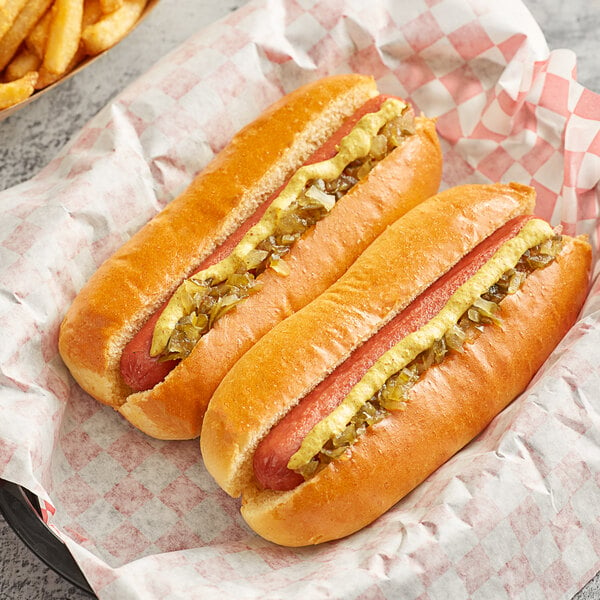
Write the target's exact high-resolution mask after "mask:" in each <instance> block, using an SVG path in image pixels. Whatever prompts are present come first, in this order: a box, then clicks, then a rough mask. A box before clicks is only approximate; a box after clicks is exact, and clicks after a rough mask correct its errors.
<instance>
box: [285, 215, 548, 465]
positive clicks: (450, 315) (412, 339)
mask: <svg viewBox="0 0 600 600" xmlns="http://www.w3.org/2000/svg"><path fill="white" fill-rule="evenodd" d="M553 234H554V232H553V230H552V227H550V225H548V223H546V222H545V221H542V220H539V219H531V220H530V221H528V222H527V223H526V224H525V226H524V227H523V228H522V229H521V231H520V232H519V234H518V235H517V236H516V237H514V238H512V239H511V240H509V241H507V242H505V243H504V244H503V245H502V246H501V247H500V248H499V249H498V250H497V252H496V253H495V254H494V256H493V257H492V258H491V259H490V260H489V261H488V262H487V263H486V264H485V265H484V266H483V267H482V268H481V269H479V271H477V273H475V275H473V277H471V278H470V279H469V280H468V281H466V282H465V283H464V284H463V285H462V286H461V287H459V288H458V289H457V290H456V292H454V294H453V295H452V296H451V297H450V299H449V300H448V302H447V303H446V305H445V306H444V308H443V309H442V310H441V311H440V312H439V313H438V314H437V315H436V316H435V317H434V318H433V319H431V321H429V322H428V323H427V324H426V325H424V326H423V327H421V329H418V330H417V331H415V332H413V333H411V334H409V335H408V336H406V337H405V338H404V339H403V340H401V341H400V342H399V343H398V344H396V345H395V346H394V347H393V348H391V349H390V350H388V351H387V352H385V353H384V354H382V356H381V357H380V358H379V359H378V360H377V361H376V362H375V364H374V365H373V366H372V367H371V368H370V369H369V370H368V371H367V372H366V373H365V375H364V376H363V378H362V379H361V380H360V381H359V382H358V383H357V384H356V385H355V386H354V387H353V388H352V390H350V392H349V394H348V395H347V396H346V397H345V398H344V400H343V401H342V403H341V404H340V405H339V406H338V407H337V408H336V409H334V410H333V411H332V412H331V413H330V414H329V415H328V416H327V417H325V418H324V419H322V420H321V421H319V423H317V424H316V425H315V426H314V427H313V428H312V430H311V431H310V432H309V433H308V434H307V435H306V437H305V438H304V440H303V442H302V445H301V446H300V448H299V449H298V451H297V452H296V453H295V454H294V455H293V456H292V457H291V458H290V461H289V463H288V469H292V470H296V469H299V468H301V467H303V466H305V465H306V464H308V463H309V462H310V460H311V459H312V457H313V456H315V455H316V454H317V453H318V452H319V451H320V450H321V448H322V447H323V445H324V444H325V443H326V442H327V440H329V439H330V438H332V437H334V436H336V435H339V434H340V433H342V431H344V429H345V428H346V426H347V424H348V423H349V422H350V419H352V417H353V416H354V415H355V414H357V413H358V412H359V410H360V409H361V408H362V406H364V404H365V403H366V402H367V401H368V400H370V399H371V398H372V397H373V396H374V395H375V394H376V393H377V391H378V390H379V389H381V387H383V384H384V383H385V382H386V381H387V380H388V379H389V378H390V377H391V376H392V375H394V374H396V373H398V372H399V371H401V370H402V369H403V368H404V367H405V366H406V365H408V364H409V363H410V362H411V361H412V360H414V359H415V358H416V357H417V356H418V355H419V354H420V353H421V352H423V351H425V350H427V349H428V348H430V347H431V346H432V344H433V343H434V342H435V341H436V340H439V339H441V338H442V337H443V336H444V335H445V333H446V332H447V331H449V330H450V329H451V328H452V326H453V325H455V324H456V323H457V322H458V320H459V319H460V317H461V316H462V315H463V313H464V312H465V311H466V310H467V309H468V308H469V307H470V306H471V305H472V304H473V303H474V302H475V301H476V300H477V298H479V296H481V295H482V294H484V293H485V292H486V291H487V290H488V289H489V288H490V287H491V286H492V285H494V284H495V283H496V282H497V281H498V280H499V279H500V278H501V277H502V275H503V273H504V272H506V271H508V270H509V269H512V268H514V266H515V265H516V264H517V262H518V261H519V259H520V258H521V256H522V255H523V254H524V253H525V252H526V251H527V250H529V249H530V248H533V247H534V246H537V245H538V244H541V243H542V242H544V241H546V240H547V239H549V238H550V237H552V235H553Z"/></svg>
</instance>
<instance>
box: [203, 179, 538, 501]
mask: <svg viewBox="0 0 600 600" xmlns="http://www.w3.org/2000/svg"><path fill="white" fill-rule="evenodd" d="M534 201H535V192H534V190H533V189H532V188H530V187H527V186H522V185H518V184H509V185H500V184H497V185H465V186H459V187H456V188H453V189H450V190H446V191H444V192H442V193H440V194H438V195H436V196H434V197H432V198H429V199H428V200H426V201H425V202H423V203H421V204H419V205H418V206H416V207H415V208H413V209H412V210H411V211H410V212H409V213H407V214H406V215H404V216H403V217H402V218H400V219H398V221H396V222H395V223H394V224H393V225H391V226H390V227H389V228H388V229H387V230H386V232H384V233H383V234H382V235H380V236H379V238H377V239H376V240H375V241H374V242H373V243H372V244H371V245H370V246H369V247H368V248H367V249H366V250H365V251H364V252H363V254H362V255H361V256H360V257H359V258H358V259H357V260H356V262H355V263H354V264H353V265H352V266H351V267H350V268H349V269H348V271H347V272H346V273H345V275H344V276H343V277H341V278H340V279H339V280H338V281H337V282H336V283H334V284H333V285H332V286H331V287H330V288H329V289H328V290H327V291H326V292H324V293H323V294H321V295H320V296H319V297H318V298H317V299H315V300H313V301H312V302H311V303H310V304H308V305H307V306H305V307H304V308H303V309H302V310H300V311H298V312H297V313H295V314H294V315H292V316H291V317H289V318H288V319H286V320H285V321H283V322H282V323H280V324H279V325H278V326H277V327H275V328H274V329H273V330H272V331H271V332H270V333H268V334H267V335H265V336H264V337H263V338H262V339H261V340H260V341H259V342H258V343H257V344H256V345H254V346H253V347H252V348H251V349H250V350H249V351H248V352H247V353H246V354H244V355H243V356H242V358H241V359H240V360H239V361H238V362H237V363H236V365H235V366H234V367H233V368H232V369H231V370H230V371H229V373H228V374H227V375H226V376H225V378H224V379H223V381H222V382H221V384H220V386H219V387H218V388H217V390H216V392H215V394H214V395H213V397H212V400H211V403H210V405H209V408H208V410H207V412H206V415H205V420H204V426H203V428H202V436H201V446H202V454H203V457H204V462H205V464H206V466H207V468H208V470H209V471H210V473H211V474H212V475H213V476H214V478H215V479H216V481H217V483H218V484H219V485H220V486H221V487H222V488H223V489H224V490H225V491H226V492H228V493H229V494H231V495H233V496H238V495H240V494H241V493H242V491H243V490H244V489H245V488H247V486H248V485H249V482H250V481H251V479H252V464H251V461H252V455H253V452H254V449H255V448H256V446H257V445H258V442H259V441H260V440H261V439H262V438H263V437H264V436H265V435H266V434H267V432H268V431H269V430H270V429H271V427H272V426H273V425H274V424H275V423H277V421H279V419H280V418H281V417H282V416H283V415H285V414H286V413H287V412H288V411H289V410H290V409H291V408H292V407H293V406H295V405H296V404H297V403H298V401H299V399H300V398H302V397H304V396H305V395H306V394H307V393H308V392H309V391H310V390H311V389H312V388H313V387H314V386H315V385H317V383H319V381H321V380H322V379H323V378H324V377H325V376H326V374H327V373H329V372H331V371H332V370H333V369H334V368H335V367H336V366H337V365H338V364H339V363H340V362H342V361H344V360H345V359H346V357H347V356H348V354H349V353H350V352H351V351H352V350H353V349H354V348H355V347H357V346H358V345H359V344H360V343H361V342H362V341H364V340H366V339H367V338H369V337H370V336H371V335H373V334H374V333H375V332H376V331H378V330H379V329H380V328H381V327H382V326H383V324H384V323H385V322H387V321H388V320H389V319H391V318H392V317H393V316H394V314H397V313H398V312H399V311H400V310H402V309H403V308H405V307H406V306H408V304H410V302H412V300H413V299H414V298H415V297H416V296H418V295H419V294H420V293H421V292H423V291H424V290H425V289H427V287H429V286H430V285H431V284H432V283H433V282H434V281H436V280H437V279H438V278H439V277H440V276H441V275H442V274H443V273H445V272H447V271H448V270H450V269H451V268H452V266H454V265H455V264H456V263H457V262H458V261H459V260H460V259H461V258H462V257H463V256H464V255H465V254H467V253H468V252H469V251H470V250H471V249H473V248H474V247H475V246H476V245H477V244H478V243H479V242H480V241H482V240H483V239H485V238H487V237H488V236H489V235H490V234H491V233H493V232H494V231H496V229H498V228H499V227H501V226H502V225H503V224H504V223H506V222H507V221H508V220H510V219H511V218H513V217H515V216H517V215H521V214H525V213H529V212H531V210H532V209H533V205H534Z"/></svg>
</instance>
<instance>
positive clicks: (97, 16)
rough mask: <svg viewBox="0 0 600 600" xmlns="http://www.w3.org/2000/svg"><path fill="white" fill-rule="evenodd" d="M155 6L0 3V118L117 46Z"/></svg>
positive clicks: (73, 0)
mask: <svg viewBox="0 0 600 600" xmlns="http://www.w3.org/2000/svg"><path fill="white" fill-rule="evenodd" d="M156 2H157V0H0V118H3V117H6V116H8V114H12V112H14V110H16V109H17V108H20V107H21V106H22V105H24V104H25V103H27V102H28V101H30V100H31V99H32V98H35V97H37V96H39V95H40V93H42V92H43V91H46V90H48V89H49V88H50V87H52V86H53V85H54V84H57V83H59V82H61V81H63V80H64V79H65V78H67V77H69V76H71V75H74V74H75V73H76V72H77V71H79V70H80V69H82V68H83V67H85V66H87V65H88V64H89V63H90V62H91V61H92V60H93V59H94V58H96V57H98V56H100V55H101V54H102V53H104V52H105V51H106V50H108V49H109V48H111V47H112V46H114V45H115V44H117V43H118V42H119V41H121V40H122V39H123V38H124V37H125V36H126V35H127V34H128V33H130V32H131V31H132V30H133V29H134V28H135V27H136V25H137V24H138V23H139V22H140V21H141V19H142V18H143V17H144V16H145V15H147V14H148V12H149V11H150V9H151V8H152V7H153V6H154V5H155V4H156Z"/></svg>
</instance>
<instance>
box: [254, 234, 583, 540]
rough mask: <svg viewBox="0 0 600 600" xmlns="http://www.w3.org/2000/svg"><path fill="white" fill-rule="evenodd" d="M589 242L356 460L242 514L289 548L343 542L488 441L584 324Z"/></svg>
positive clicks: (259, 495) (257, 495) (454, 361)
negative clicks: (481, 439) (479, 438)
mask: <svg viewBox="0 0 600 600" xmlns="http://www.w3.org/2000/svg"><path fill="white" fill-rule="evenodd" d="M590 262H591V251H590V247H589V244H587V243H584V242H582V241H581V240H579V239H570V241H569V242H568V243H567V244H566V247H565V248H564V251H563V252H562V253H561V255H560V256H559V257H558V259H557V260H556V261H555V262H554V263H552V265H550V266H549V267H547V268H546V269H543V270H542V271H537V272H535V273H534V274H532V275H531V277H529V278H528V279H527V281H526V282H525V284H524V285H523V288H522V289H521V290H520V291H519V292H517V293H516V294H515V295H514V296H508V297H507V298H506V299H505V300H504V301H503V303H502V307H503V310H502V314H503V327H502V328H500V327H487V328H486V330H485V332H484V333H483V334H482V335H480V336H479V338H478V339H477V340H476V341H475V342H474V343H473V344H472V345H469V346H467V347H466V351H465V352H464V354H459V353H454V354H452V355H450V356H449V357H448V358H447V360H445V361H444V362H443V363H442V364H441V365H438V366H435V367H432V368H431V369H430V370H429V371H428V372H427V374H426V375H425V376H424V377H423V379H422V380H421V381H420V382H419V383H417V384H416V385H415V387H414V388H413V390H412V392H411V394H410V401H409V404H408V407H407V408H406V410H404V411H398V412H395V413H392V414H391V415H390V416H389V417H387V418H386V419H384V420H383V421H382V422H380V423H379V424H377V425H375V426H373V427H372V428H370V429H369V430H368V431H367V433H366V434H365V435H364V437H363V438H362V439H361V440H359V441H358V442H357V444H356V445H355V447H354V448H353V450H352V455H351V457H350V459H349V460H346V461H334V462H333V463H331V464H330V465H329V467H328V468H327V469H325V470H323V471H322V472H321V473H319V475H317V476H316V477H315V478H314V479H312V480H310V481H309V482H307V483H304V484H302V485H300V486H299V487H297V488H296V489H295V490H293V491H291V492H285V493H272V492H271V493H268V492H259V491H258V490H256V489H249V490H247V491H246V492H245V494H244V504H243V506H242V514H243V516H244V518H245V520H246V521H247V522H248V524H249V525H250V526H251V527H252V528H253V529H254V530H255V531H257V532H258V533H259V534H260V535H262V536H263V537H265V538H266V539H269V540H271V541H274V542H276V543H278V544H283V545H286V546H302V545H308V544H316V543H320V542H324V541H328V540H331V539H337V538H340V537H343V536H346V535H348V534H350V533H353V532H354V531H357V530H359V529H361V528H362V527H364V526H365V525H368V524H369V523H371V522H372V521H374V520H375V519H376V518H377V517H379V516H380V515H381V514H383V513H384V512H385V511H386V510H388V509H389V508H390V507H391V506H393V505H394V504H395V503H396V502H398V500H400V499H401V498H402V497H403V496H404V495H406V494H407V493H408V492H410V491H411V490H412V489H413V488H415V487H416V486H417V485H418V484H419V483H421V482H422V481H423V480H424V479H425V478H426V477H427V476H428V475H430V474H431V473H432V472H433V471H435V469H437V468H438V467H439V466H440V465H442V464H443V463H444V462H445V461H446V460H448V459H449V458H450V457H451V456H452V455H453V454H454V453H456V452H457V451H458V450H460V449H461V448H462V447H463V446H464V445H466V444H467V443H469V442H470V441H471V440H472V439H473V438H474V437H475V436H476V435H478V434H479V433H480V432H481V431H482V430H483V429H484V428H485V427H486V426H487V425H488V424H489V423H490V421H491V420H492V419H493V418H494V417H495V416H496V415H497V414H498V413H499V412H500V411H501V410H502V409H504V408H505V407H506V406H507V405H508V404H509V403H510V402H511V401H512V400H513V399H514V398H515V397H516V396H518V395H519V394H520V393H521V392H522V391H523V390H524V389H525V387H526V386H527V384H528V383H529V381H530V380H531V378H532V377H533V376H534V374H535V373H536V371H537V370H538V369H539V368H540V367H541V366H542V364H543V362H544V361H545V360H546V358H547V357H548V355H549V354H550V352H551V351H552V350H553V349H554V347H555V346H556V345H557V344H558V343H559V342H560V340H561V339H562V338H563V337H564V335H565V334H566V333H567V331H568V330H569V328H570V327H571V326H572V325H573V323H574V322H575V320H576V318H577V315H578V313H579V310H580V308H581V306H582V304H583V302H584V300H585V296H586V294H587V289H588V281H589V267H590Z"/></svg>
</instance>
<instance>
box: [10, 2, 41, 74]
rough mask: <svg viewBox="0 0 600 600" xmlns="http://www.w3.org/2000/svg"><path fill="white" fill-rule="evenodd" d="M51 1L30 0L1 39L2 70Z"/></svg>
mask: <svg viewBox="0 0 600 600" xmlns="http://www.w3.org/2000/svg"><path fill="white" fill-rule="evenodd" d="M51 2H52V0H29V1H28V2H27V4H25V6H24V7H23V10H22V11H21V12H20V13H19V15H18V17H17V18H16V19H15V22H14V23H13V26H12V27H11V28H10V29H9V30H8V31H7V32H6V33H5V34H4V36H3V37H2V39H0V70H2V69H4V67H6V65H7V64H8V63H9V62H10V61H11V59H12V57H13V56H14V55H15V54H16V52H17V50H18V49H19V46H20V45H21V42H22V41H23V40H24V39H25V38H26V37H27V35H28V34H29V32H30V31H31V30H32V29H33V27H34V26H35V24H36V23H37V21H38V20H39V19H40V17H41V16H42V15H43V14H44V13H45V12H46V10H47V8H48V7H49V6H50V3H51Z"/></svg>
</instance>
